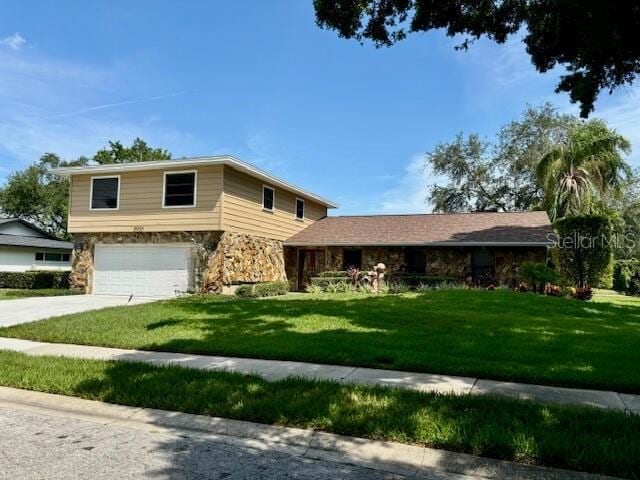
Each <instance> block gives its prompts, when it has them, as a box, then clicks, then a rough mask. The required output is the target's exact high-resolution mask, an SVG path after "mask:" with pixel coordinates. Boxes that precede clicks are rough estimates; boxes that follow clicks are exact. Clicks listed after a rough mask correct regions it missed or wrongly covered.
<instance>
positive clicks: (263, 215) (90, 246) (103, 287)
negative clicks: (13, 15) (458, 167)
mask: <svg viewBox="0 0 640 480" xmlns="http://www.w3.org/2000/svg"><path fill="white" fill-rule="evenodd" d="M53 173H56V174H58V175H64V176H67V177H69V178H70V179H71V199H70V204H69V232H70V233H72V234H73V237H74V239H75V245H74V255H73V269H72V275H71V282H72V286H73V287H78V288H85V290H86V291H87V292H89V293H91V292H93V293H97V294H134V295H173V294H175V293H177V292H193V291H209V292H225V291H229V290H230V287H231V286H232V285H237V284H240V283H248V282H263V281H275V280H285V279H289V281H290V282H291V285H292V288H294V289H302V288H304V286H305V285H306V283H307V282H308V278H309V277H310V276H313V275H316V274H317V273H319V272H321V271H323V270H341V269H343V268H344V267H346V266H349V265H354V266H359V267H361V268H370V267H371V266H373V264H374V263H377V262H380V261H382V262H385V263H386V264H387V265H388V267H389V269H390V270H398V269H403V270H410V271H420V272H425V273H428V274H434V275H437V274H447V275H449V274H450V275H452V276H455V277H456V278H460V280H465V279H467V278H469V279H473V278H477V276H478V275H480V274H481V272H492V273H493V274H495V275H496V276H497V277H498V279H499V280H500V281H503V282H508V283H513V282H514V281H516V280H517V266H518V264H519V263H520V262H521V261H523V260H524V259H531V260H540V261H543V260H544V259H545V258H546V252H547V247H548V246H549V245H550V242H549V241H548V238H547V234H549V233H551V226H550V224H549V219H548V218H547V216H546V214H545V213H540V212H535V213H523V214H502V213H489V214H469V215H396V216H391V215H380V216H371V217H327V209H329V208H336V207H337V205H336V204H335V203H333V202H330V201H328V200H326V199H324V198H322V197H320V196H318V195H316V194H313V193H311V192H308V191H306V190H303V189H301V188H299V187H297V186H295V185H292V184H290V183H287V182H285V181H284V180H281V179H279V178H276V177H274V176H272V175H270V174H269V173H267V172H264V171H262V170H260V169H258V168H256V167H254V166H252V165H249V164H247V163H245V162H242V161H240V160H238V159H236V158H234V157H230V156H217V157H200V158H186V159H180V160H164V161H157V162H144V163H129V164H116V165H97V166H87V167H69V168H59V169H55V170H53Z"/></svg>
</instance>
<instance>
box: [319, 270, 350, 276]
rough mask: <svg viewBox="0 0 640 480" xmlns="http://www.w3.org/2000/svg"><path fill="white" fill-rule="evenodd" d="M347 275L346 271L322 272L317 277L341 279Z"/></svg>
mask: <svg viewBox="0 0 640 480" xmlns="http://www.w3.org/2000/svg"><path fill="white" fill-rule="evenodd" d="M348 276H349V275H348V274H347V272H346V270H327V271H324V272H320V273H318V277H322V278H325V277H341V278H346V277H348Z"/></svg>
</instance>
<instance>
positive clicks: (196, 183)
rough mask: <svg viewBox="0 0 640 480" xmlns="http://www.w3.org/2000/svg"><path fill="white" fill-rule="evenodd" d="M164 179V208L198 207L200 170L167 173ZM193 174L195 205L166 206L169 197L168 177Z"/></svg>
mask: <svg viewBox="0 0 640 480" xmlns="http://www.w3.org/2000/svg"><path fill="white" fill-rule="evenodd" d="M163 173H164V175H163V177H162V208H194V207H196V206H197V205H198V170H176V171H173V170H171V171H165V172H163ZM178 173H193V174H194V175H193V205H165V200H166V197H167V175H174V174H178Z"/></svg>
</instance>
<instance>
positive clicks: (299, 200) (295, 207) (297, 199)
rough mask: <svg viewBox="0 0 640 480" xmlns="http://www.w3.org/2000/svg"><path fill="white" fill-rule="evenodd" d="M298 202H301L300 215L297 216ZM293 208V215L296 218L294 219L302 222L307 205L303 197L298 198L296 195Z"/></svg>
mask: <svg viewBox="0 0 640 480" xmlns="http://www.w3.org/2000/svg"><path fill="white" fill-rule="evenodd" d="M298 202H302V217H299V216H298ZM293 208H294V212H293V216H294V217H295V218H296V220H298V221H299V222H304V218H305V214H306V213H307V212H306V210H307V205H306V203H305V201H304V198H300V197H296V203H295V205H294V206H293Z"/></svg>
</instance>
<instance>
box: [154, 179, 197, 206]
mask: <svg viewBox="0 0 640 480" xmlns="http://www.w3.org/2000/svg"><path fill="white" fill-rule="evenodd" d="M162 206H163V207H195V206H196V172H165V174H164V197H163V203H162Z"/></svg>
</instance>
